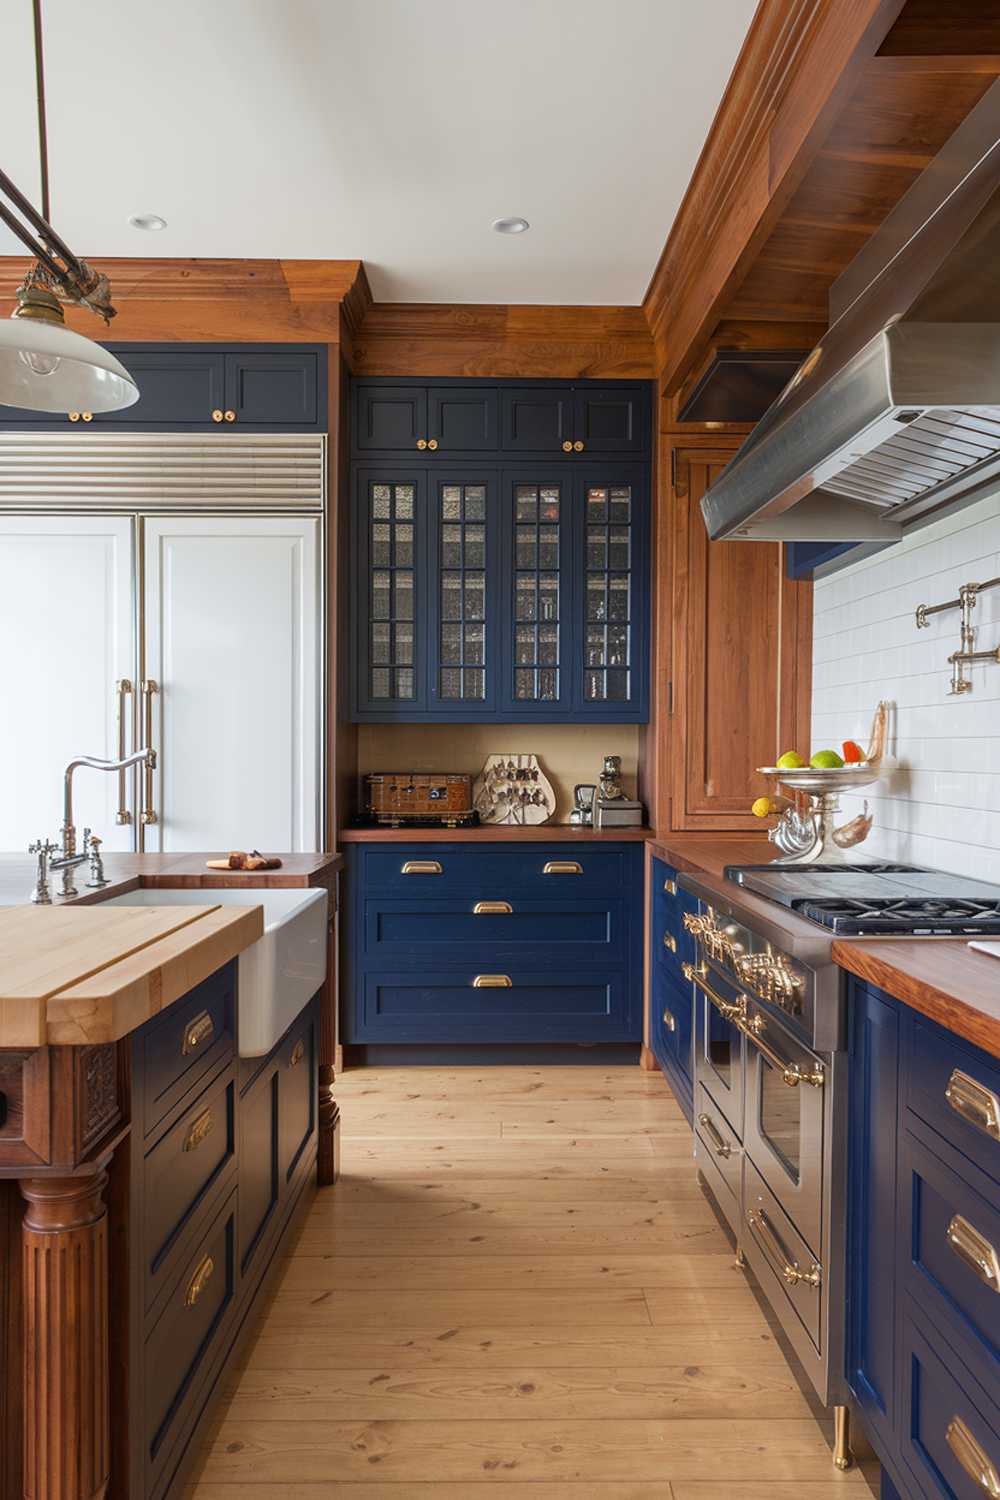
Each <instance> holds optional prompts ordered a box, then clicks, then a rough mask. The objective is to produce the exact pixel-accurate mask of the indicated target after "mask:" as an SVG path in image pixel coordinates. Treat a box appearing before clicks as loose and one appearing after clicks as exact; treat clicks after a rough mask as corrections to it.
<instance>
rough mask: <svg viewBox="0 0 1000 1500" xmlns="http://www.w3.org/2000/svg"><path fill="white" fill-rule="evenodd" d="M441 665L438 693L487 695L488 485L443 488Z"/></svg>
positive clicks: (454, 697) (444, 696) (453, 696)
mask: <svg viewBox="0 0 1000 1500" xmlns="http://www.w3.org/2000/svg"><path fill="white" fill-rule="evenodd" d="M438 561H439V564H440V594H439V609H440V619H441V624H440V638H439V643H438V644H439V653H440V661H441V669H440V673H439V679H438V692H439V694H440V696H441V698H442V699H445V700H448V701H451V702H454V701H459V700H462V699H474V700H476V701H478V702H481V701H482V700H483V699H485V697H486V671H485V665H486V625H485V619H486V573H485V571H484V570H485V568H486V564H487V556H486V487H485V485H481V484H469V485H461V484H458V485H453V484H449V485H443V486H442V487H441V534H440V556H439V559H438Z"/></svg>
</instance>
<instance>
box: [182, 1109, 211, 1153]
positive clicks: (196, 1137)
mask: <svg viewBox="0 0 1000 1500" xmlns="http://www.w3.org/2000/svg"><path fill="white" fill-rule="evenodd" d="M214 1125H215V1120H214V1118H213V1116H212V1111H211V1110H210V1109H206V1110H205V1112H204V1114H200V1115H199V1116H198V1118H197V1120H195V1121H194V1123H193V1124H192V1126H191V1129H190V1130H189V1131H188V1133H187V1135H186V1136H185V1138H184V1146H183V1148H182V1149H183V1150H184V1151H197V1149H198V1147H199V1146H200V1145H201V1143H202V1141H203V1140H204V1139H205V1137H206V1136H209V1135H211V1133H212V1127H213V1126H214Z"/></svg>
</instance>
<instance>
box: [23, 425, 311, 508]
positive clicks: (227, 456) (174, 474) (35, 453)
mask: <svg viewBox="0 0 1000 1500" xmlns="http://www.w3.org/2000/svg"><path fill="white" fill-rule="evenodd" d="M325 479H326V438H325V437H323V436H320V435H316V436H314V435H308V436H292V435H290V434H287V433H284V434H278V433H276V434H274V435H271V434H269V433H265V434H263V435H261V434H250V433H228V432H227V433H211V434H206V435H204V436H198V437H192V436H189V435H188V434H186V433H162V434H154V435H151V434H149V433H110V432H109V433H108V434H107V435H104V434H102V433H100V432H88V433H87V434H86V436H83V435H81V434H77V433H61V432H40V433H34V434H32V433H23V432H14V433H0V510H8V511H10V510H16V511H21V512H23V511H26V510H30V511H35V510H37V511H44V510H59V511H66V510H72V511H75V512H82V513H86V512H88V511H91V512H97V511H99V512H101V513H102V514H107V513H109V512H114V511H121V510H127V511H135V510H142V511H169V510H203V509H211V510H213V511H225V510H273V511H297V512H300V513H301V512H308V511H317V512H319V511H322V509H323V496H324V493H325Z"/></svg>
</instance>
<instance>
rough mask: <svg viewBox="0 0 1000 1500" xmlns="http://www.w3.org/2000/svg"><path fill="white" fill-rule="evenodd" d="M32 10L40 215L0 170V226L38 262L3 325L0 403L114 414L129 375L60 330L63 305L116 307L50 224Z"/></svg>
mask: <svg viewBox="0 0 1000 1500" xmlns="http://www.w3.org/2000/svg"><path fill="white" fill-rule="evenodd" d="M32 9H33V16H34V34H35V75H36V81H37V90H38V146H39V158H40V166H41V184H42V210H41V213H39V211H38V210H37V209H36V208H35V207H34V206H33V204H31V203H30V202H29V200H28V199H27V198H26V197H25V196H24V194H23V193H22V192H21V191H20V189H19V188H18V187H16V186H15V184H14V183H13V182H12V181H11V179H10V178H9V177H8V176H7V174H6V172H3V171H0V221H2V222H3V223H4V224H6V225H7V228H8V229H9V230H10V231H11V233H12V234H14V235H15V236H16V237H17V239H19V240H20V241H21V243H22V244H23V245H25V246H26V247H27V249H28V250H29V251H30V252H31V254H32V255H33V256H34V258H35V264H34V266H32V268H31V270H30V271H29V272H28V274H27V275H26V276H25V278H24V281H23V282H22V283H21V285H20V286H19V287H18V289H17V306H16V307H15V308H14V311H13V313H12V314H11V316H10V319H9V321H7V322H0V404H3V405H5V406H21V407H26V408H28V409H29V410H32V411H51V412H69V411H88V412H100V411H117V410H118V409H120V408H121V407H125V406H132V405H133V404H134V402H136V401H138V399H139V388H138V386H137V385H136V383H135V381H134V380H133V379H132V376H131V375H130V374H129V372H128V371H127V370H126V369H125V366H124V365H123V364H121V362H120V361H119V360H117V359H116V358H115V357H114V355H113V354H109V353H108V351H107V350H106V349H102V348H101V346H100V345H99V344H95V343H94V342H93V340H92V339H88V338H84V336H83V334H80V333H74V332H73V330H72V329H70V328H67V327H66V325H65V319H64V315H63V303H64V302H71V303H74V304H75V305H77V306H79V307H89V308H90V310H91V312H95V313H97V314H98V315H99V316H100V317H102V318H103V319H104V321H105V323H106V324H109V323H110V322H111V319H112V318H113V317H114V316H115V309H114V307H113V305H112V302H111V283H110V282H109V280H108V278H107V277H106V276H104V275H103V274H102V273H101V272H99V271H95V270H94V269H93V267H92V266H89V265H88V264H87V262H86V261H85V260H81V259H80V258H79V256H76V255H74V254H73V252H72V251H71V250H70V249H69V247H68V246H67V245H66V244H65V242H64V241H63V240H62V239H61V238H60V236H59V235H58V234H57V233H56V231H55V230H54V229H53V228H52V225H51V224H50V223H49V164H48V146H47V127H46V120H45V82H44V68H43V62H42V16H41V0H32Z"/></svg>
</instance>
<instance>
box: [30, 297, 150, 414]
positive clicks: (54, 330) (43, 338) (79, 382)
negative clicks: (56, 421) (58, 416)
mask: <svg viewBox="0 0 1000 1500" xmlns="http://www.w3.org/2000/svg"><path fill="white" fill-rule="evenodd" d="M138 399H139V387H138V386H137V385H136V383H135V381H134V380H133V379H132V377H131V375H130V374H129V372H128V371H127V370H126V368H125V366H124V365H123V364H121V363H120V362H119V361H118V360H117V359H115V357H114V355H113V354H109V353H108V351H107V350H106V349H102V348H101V346H100V344H95V343H94V342H93V340H92V339H88V338H84V336H83V334H82V333H74V332H73V330H72V329H71V328H65V327H61V326H59V325H58V324H54V323H47V322H42V321H41V320H40V319H37V318H25V317H20V318H9V319H6V320H4V321H0V405H3V406H22V407H25V408H27V409H28V410H29V411H52V412H70V411H118V410H119V409H120V408H121V407H123V406H132V405H133V404H134V403H135V402H136V401H138Z"/></svg>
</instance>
